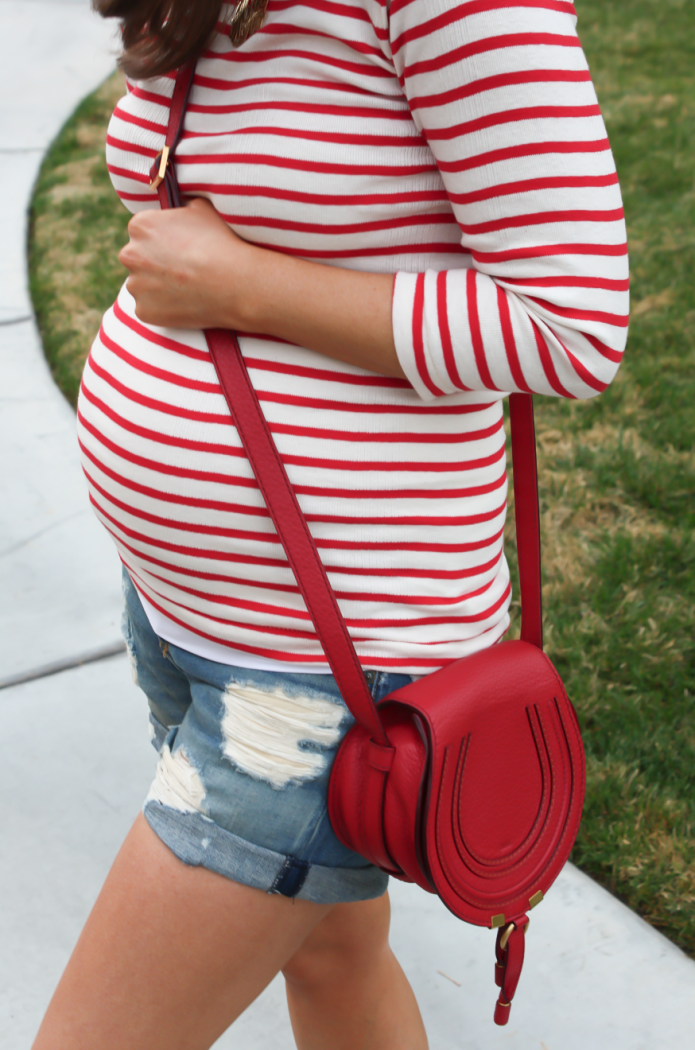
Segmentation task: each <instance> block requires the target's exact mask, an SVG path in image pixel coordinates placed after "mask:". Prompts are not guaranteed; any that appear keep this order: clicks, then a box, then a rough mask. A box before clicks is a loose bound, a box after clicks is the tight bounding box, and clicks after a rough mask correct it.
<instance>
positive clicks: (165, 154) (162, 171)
mask: <svg viewBox="0 0 695 1050" xmlns="http://www.w3.org/2000/svg"><path fill="white" fill-rule="evenodd" d="M155 163H156V162H155ZM168 163H169V147H168V146H165V147H164V149H163V150H162V152H161V153H160V154H159V171H158V172H157V174H156V175H155V177H154V178H153V179H152V180H151V181H150V189H151V190H156V189H157V187H158V186H160V185H161V183H162V182H164V176H165V175H166V171H167V164H168Z"/></svg>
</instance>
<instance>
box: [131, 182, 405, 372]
mask: <svg viewBox="0 0 695 1050" xmlns="http://www.w3.org/2000/svg"><path fill="white" fill-rule="evenodd" d="M128 229H129V231H130V243H129V244H127V245H126V246H125V248H123V250H122V251H121V253H120V255H119V259H120V261H121V262H122V263H123V265H124V266H125V267H126V268H127V269H128V270H130V277H129V278H128V280H127V282H126V287H127V288H128V291H129V292H130V294H131V295H132V296H133V298H134V299H135V313H136V315H137V316H138V317H139V318H140V320H142V321H144V322H145V323H146V324H154V325H161V326H162V327H166V328H234V329H236V330H238V331H242V332H246V333H251V332H256V333H263V334H265V335H267V336H275V337H277V338H280V339H283V340H285V341H287V342H290V343H296V344H298V345H299V346H304V347H307V348H308V349H310V350H316V351H317V352H318V353H320V354H325V355H326V356H327V357H333V358H335V359H336V360H338V361H346V362H347V363H348V364H352V365H357V366H358V367H359V368H366V369H369V371H371V372H379V373H380V374H382V375H389V376H397V377H399V378H401V379H404V378H405V374H404V372H403V370H402V368H401V365H400V362H399V360H398V357H397V355H396V348H395V345H394V341H393V328H392V323H391V299H392V295H393V275H392V274H388V273H361V272H359V271H358V270H344V269H340V268H338V267H337V266H327V265H322V264H319V263H312V262H307V261H306V260H304V259H297V258H296V257H294V256H291V255H285V254H283V253H282V252H281V251H272V250H271V249H268V248H259V247H258V246H257V245H255V244H249V243H248V242H247V241H244V240H242V239H241V237H237V235H236V234H235V233H234V232H233V231H232V230H230V228H229V226H228V225H227V223H226V222H225V221H224V219H222V218H220V216H219V215H218V214H217V212H216V211H215V209H214V208H213V207H212V205H211V204H210V203H208V201H206V200H202V199H200V198H196V199H195V200H191V201H189V202H188V204H187V205H186V207H185V208H179V209H175V210H170V211H144V212H140V213H139V214H138V215H135V216H134V217H133V218H132V219H131V220H130V223H129V226H128Z"/></svg>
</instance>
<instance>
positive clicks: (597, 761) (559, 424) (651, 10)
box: [31, 0, 695, 956]
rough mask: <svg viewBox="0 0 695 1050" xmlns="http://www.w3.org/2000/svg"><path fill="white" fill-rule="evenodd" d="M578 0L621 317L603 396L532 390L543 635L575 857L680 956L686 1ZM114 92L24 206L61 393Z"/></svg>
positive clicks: (102, 243) (687, 864)
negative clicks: (623, 289) (573, 806)
mask: <svg viewBox="0 0 695 1050" xmlns="http://www.w3.org/2000/svg"><path fill="white" fill-rule="evenodd" d="M577 10H578V13H579V29H580V35H581V38H582V42H583V44H584V46H585V48H586V51H587V54H588V56H589V61H590V64H591V68H592V71H593V74H594V78H595V82H596V86H597V89H598V94H599V99H600V101H601V105H602V108H603V112H604V115H605V117H606V122H607V124H608V128H609V133H610V137H611V142H612V145H613V149H614V151H615V155H616V160H617V164H618V170H619V173H620V177H621V183H622V187H623V193H624V197H625V207H626V213H627V218H628V228H629V236H630V254H631V262H632V281H633V283H632V301H633V322H632V326H631V331H630V341H629V346H628V354H627V357H626V361H625V364H624V366H623V367H622V368H621V371H620V373H619V375H618V379H617V380H616V382H615V383H614V384H613V386H612V387H611V388H610V389H609V390H608V391H607V392H606V393H605V394H604V395H602V396H601V397H600V398H597V399H595V400H592V401H590V402H582V403H571V404H570V403H556V402H555V401H553V400H550V399H547V400H543V399H537V426H538V438H539V463H540V466H541V478H542V492H541V502H542V521H543V533H544V538H543V554H544V583H545V587H544V598H545V619H546V641H547V649H548V652H549V653H550V655H551V656H552V658H553V660H554V661H555V662H556V664H557V667H558V669H559V671H560V673H561V674H562V676H563V678H564V680H565V682H566V685H567V689H568V692H569V695H570V696H571V697H572V699H573V700H574V702H575V704H576V706H577V709H578V712H579V717H580V720H581V723H582V729H583V733H584V740H585V744H586V749H587V760H588V785H587V799H586V807H585V813H584V820H583V824H582V828H581V831H580V834H579V838H578V840H577V844H576V847H575V850H574V854H573V860H574V861H575V863H576V864H578V865H579V867H581V868H582V869H583V870H584V871H586V872H588V873H589V874H590V875H592V876H593V877H594V878H596V879H597V880H598V881H599V882H601V883H602V884H603V885H605V886H607V887H608V889H610V890H612V891H613V892H614V893H616V894H617V895H618V896H619V897H621V898H622V899H623V900H624V901H625V902H626V903H628V904H629V905H630V906H631V907H633V908H634V909H636V910H637V911H638V912H639V913H640V914H642V915H643V916H644V917H645V918H646V919H648V920H649V921H650V922H651V923H653V924H654V925H655V926H657V927H658V928H659V929H661V930H662V931H663V932H664V933H666V934H667V935H668V936H669V937H671V938H672V939H673V940H674V941H675V942H676V943H677V944H679V945H681V947H683V948H684V949H685V950H686V951H687V952H689V953H690V954H691V955H694V956H695V785H694V772H693V771H694V770H695V707H694V697H693V694H695V647H694V645H693V638H694V637H695V455H694V454H693V447H694V446H695V407H694V405H695V336H694V335H693V332H694V331H695V5H694V4H692V3H689V2H686V0H612V2H611V0H577ZM118 93H119V90H118V88H117V87H114V86H113V85H107V86H106V87H105V88H103V89H102V90H101V91H100V92H99V93H97V95H95V96H92V98H90V99H88V100H87V101H86V102H85V103H83V105H82V106H81V107H80V109H79V110H78V112H77V113H76V114H75V116H74V117H73V118H72V120H71V121H70V122H69V123H68V125H67V126H66V128H65V130H64V131H63V133H62V135H61V136H60V138H59V139H58V141H57V142H56V144H55V146H54V147H53V149H52V151H51V152H50V154H49V156H48V157H47V159H46V162H45V164H44V166H43V169H42V173H41V176H40V179H39V183H38V186H37V193H36V197H35V200H34V205H33V239H32V245H31V281H32V291H33V294H34V302H35V305H36V309H37V314H38V316H39V320H40V323H41V326H42V329H43V334H44V340H45V345H46V350H47V354H48V357H49V360H50V363H51V366H52V368H53V370H54V374H55V376H56V379H57V381H58V382H59V384H60V385H61V387H62V389H63V390H64V391H65V393H66V395H67V396H68V397H69V398H70V399H71V400H72V401H73V402H74V400H75V397H76V393H77V385H78V382H79V374H80V371H81V368H82V363H83V361H84V358H85V357H86V354H87V352H88V348H89V343H90V341H91V338H92V337H93V335H94V332H95V331H96V328H97V326H98V322H99V317H100V314H101V312H102V311H103V310H104V309H105V308H106V307H107V306H108V305H109V304H110V302H111V301H112V300H113V298H115V294H116V291H117V289H118V287H119V285H120V284H121V281H122V279H123V271H122V270H121V268H120V266H119V265H118V263H117V262H115V252H116V248H117V247H118V246H120V245H121V244H122V243H124V241H125V239H126V230H125V226H126V221H127V217H128V216H127V214H126V212H125V210H124V209H123V208H122V207H121V205H120V204H119V203H118V201H117V199H116V197H115V195H114V194H113V192H112V191H111V189H110V186H109V183H108V178H107V175H106V171H105V167H104V163H103V159H102V153H103V137H104V128H105V125H106V122H107V119H108V115H109V113H110V110H111V108H112V106H113V102H114V101H115V97H114V96H117V95H118ZM509 531H510V536H509V540H510V549H513V529H512V527H511V525H510V530H509ZM514 629H515V628H514Z"/></svg>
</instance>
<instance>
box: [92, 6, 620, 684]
mask: <svg viewBox="0 0 695 1050" xmlns="http://www.w3.org/2000/svg"><path fill="white" fill-rule="evenodd" d="M229 10H230V9H229V8H225V9H223V16H224V15H228V14H229ZM575 23H576V16H575V11H574V8H573V6H572V4H571V3H569V2H566V0H390V2H389V0H270V4H269V8H268V15H267V18H266V22H265V24H264V27H263V29H262V30H261V32H259V33H258V34H257V35H256V36H254V37H252V38H251V39H250V40H249V41H248V42H247V43H246V44H244V45H243V47H241V48H239V49H238V50H234V49H233V48H232V47H231V45H230V42H229V40H228V38H227V36H226V35H225V33H224V26H223V25H220V26H219V27H218V28H219V32H218V33H217V34H216V35H215V37H214V38H213V40H212V42H211V44H210V47H209V48H208V49H207V50H206V51H205V53H204V54H203V55H202V57H201V58H200V60H199V62H198V66H197V71H196V76H195V81H194V87H193V92H192V95H191V101H190V104H189V107H188V111H187V114H186V120H185V125H184V135H183V138H182V140H181V142H180V144H179V146H178V148H177V151H176V165H177V173H178V177H179V181H180V183H181V187H182V190H183V192H184V193H185V194H189V195H198V196H204V197H207V198H208V199H209V200H211V201H212V203H213V204H214V206H215V207H216V208H217V210H218V211H219V212H220V213H221V214H222V215H223V216H224V217H225V219H226V220H227V221H228V222H229V224H230V226H231V227H232V228H233V229H234V230H235V231H236V232H237V233H238V234H239V235H240V236H242V237H244V238H246V239H247V240H250V241H253V242H254V243H256V244H262V245H264V246H267V247H269V248H273V249H277V250H278V251H283V252H288V253H291V254H294V255H298V256H301V257H303V258H305V259H310V260H314V261H319V262H322V263H325V264H327V265H335V266H342V267H350V268H354V269H358V270H366V271H378V272H388V273H397V277H396V282H395V290H394V299H393V326H394V335H395V341H396V348H397V351H398V356H399V358H400V361H401V364H402V366H403V369H404V371H405V373H406V375H407V377H408V380H409V382H406V381H404V380H399V379H392V378H386V377H383V376H379V375H376V374H374V373H371V372H366V371H364V370H361V369H358V368H355V367H352V366H350V365H347V364H342V363H340V362H338V361H334V360H332V359H329V358H326V357H323V356H321V355H320V354H317V353H314V352H312V351H310V350H307V349H305V348H302V347H299V346H294V345H290V344H287V343H284V342H282V341H281V340H277V339H267V338H259V337H256V336H243V337H242V338H241V348H242V352H243V354H244V358H245V360H246V364H247V366H248V369H249V372H250V375H251V377H252V380H253V383H254V385H255V387H256V390H257V391H258V394H259V397H260V401H261V404H262V407H263V410H264V412H265V414H266V417H267V419H268V421H269V423H270V428H271V430H272V432H273V435H274V437H275V440H276V443H277V445H278V448H279V450H280V454H281V456H282V458H283V461H284V463H285V466H286V468H287V471H288V473H289V476H290V479H291V481H292V483H293V485H294V487H295V491H296V493H297V496H298V498H299V502H300V504H301V506H302V509H303V511H304V513H305V514H306V517H307V520H308V522H309V525H310V528H311V531H312V534H313V536H314V538H315V540H316V542H317V545H318V548H319V551H320V553H321V557H322V559H323V562H324V564H325V566H326V568H327V571H328V574H329V577H330V580H331V583H332V585H333V588H334V590H335V592H336V594H337V596H338V599H339V602H340V607H341V609H342V612H343V614H344V616H345V619H346V621H347V624H348V626H349V629H350V633H351V636H352V638H353V640H354V642H355V645H356V648H357V651H358V653H359V655H360V658H361V660H362V663H363V665H364V666H365V667H373V668H381V669H385V670H402V671H409V672H412V673H426V672H428V671H431V670H433V669H435V668H437V667H440V666H441V665H442V664H444V663H446V662H448V661H450V660H453V659H456V658H458V657H461V656H464V655H466V654H468V653H471V652H473V651H475V650H477V649H480V648H483V647H486V646H488V645H491V644H492V643H493V642H495V641H496V640H497V639H498V638H499V637H500V636H501V635H502V634H503V633H504V631H505V630H506V628H507V626H508V622H509V620H508V607H509V601H510V586H509V573H508V569H507V564H506V562H505V558H504V554H503V550H502V533H503V526H504V519H505V508H506V476H505V455H504V431H503V416H502V398H503V397H504V396H505V394H506V393H508V392H509V391H512V390H521V391H535V392H537V393H540V394H548V395H551V396H552V395H554V396H560V397H569V398H586V397H592V396H594V395H595V394H597V393H598V392H600V391H601V390H603V389H604V388H605V387H606V385H607V384H608V383H609V382H610V381H611V379H612V378H613V376H614V374H615V372H616V369H617V367H618V364H619V362H620V358H621V354H622V351H623V348H624V345H625V338H626V333H627V304H628V274H627V246H626V232H625V225H624V219H623V210H622V205H621V198H620V190H619V187H618V180H617V176H616V172H615V166H614V163H613V158H612V155H611V151H610V147H609V144H608V140H607V138H606V130H605V127H604V124H603V120H602V118H601V114H600V111H599V107H598V104H597V100H596V95H595V92H594V88H593V85H592V82H591V77H590V74H589V71H588V68H587V63H586V59H585V57H584V54H583V51H582V49H581V46H580V44H579V40H578V38H577V34H576V29H575ZM172 87H173V80H172V79H171V78H166V77H164V78H155V79H153V80H149V81H146V82H140V83H135V84H132V85H130V90H129V93H128V95H127V96H126V98H124V99H123V100H122V101H121V102H120V103H119V104H118V106H117V108H116V111H115V112H114V115H113V118H112V120H111V124H110V126H109V131H108V139H107V159H108V165H109V170H110V172H111V177H112V179H113V182H114V185H115V187H116V189H117V191H118V193H119V194H120V196H121V198H122V200H123V201H124V203H125V204H126V206H127V207H128V208H130V209H131V210H132V211H137V210H139V209H141V208H145V207H156V206H157V203H156V197H155V194H154V193H153V192H152V191H150V190H149V189H148V171H149V168H150V165H151V164H152V160H153V158H154V156H155V154H156V153H157V152H158V150H159V149H160V148H161V145H162V141H163V136H164V132H165V128H166V124H167V116H168V103H169V98H170V96H171V92H172ZM78 425H79V438H80V442H81V445H82V450H83V462H84V469H85V472H86V474H87V477H88V481H89V486H90V491H91V497H92V501H93V504H94V508H95V510H96V513H97V515H98V517H99V518H100V520H101V521H102V522H103V524H104V525H105V526H106V528H107V529H108V530H109V531H110V532H111V534H112V536H113V538H114V540H115V542H116V544H117V547H118V550H119V552H120V555H121V557H122V559H123V561H124V563H125V565H126V567H127V568H128V570H129V572H130V573H131V576H132V578H133V580H134V582H135V584H136V586H137V588H138V590H139V592H140V594H141V596H142V597H143V598H144V599H145V600H146V602H147V605H146V608H147V609H148V610H149V612H150V615H151V616H152V617H154V618H155V619H156V620H157V625H158V626H157V628H156V629H158V630H159V633H160V634H164V636H165V637H167V634H166V632H165V631H164V630H162V629H161V628H162V625H164V626H165V627H166V625H167V624H168V625H169V626H170V631H171V632H173V633H172V634H171V640H173V641H177V642H178V644H182V643H181V639H183V641H184V643H185V642H186V639H188V641H189V643H190V644H188V648H191V649H193V650H194V651H201V652H203V653H204V654H206V653H211V652H215V653H217V654H222V655H217V656H216V657H215V658H217V659H222V660H225V659H226V660H227V661H228V662H229V663H235V662H241V661H242V659H243V660H244V661H246V662H249V661H250V662H253V661H259V660H260V661H263V660H264V659H265V660H267V659H272V660H276V661H280V662H281V664H280V666H284V667H286V668H287V669H292V668H293V667H294V668H296V667H298V666H301V667H312V668H314V669H316V670H321V669H325V667H326V662H325V657H324V655H323V652H322V650H321V648H320V645H319V644H318V641H317V639H316V635H315V632H314V630H313V626H312V624H311V621H310V619H309V616H308V614H307V612H306V609H305V607H304V604H303V601H302V599H301V597H300V594H299V592H298V589H297V585H296V583H295V580H294V578H293V575H292V572H291V570H290V568H289V566H288V563H287V561H286V559H285V556H284V553H283V550H282V547H281V545H280V543H279V540H278V537H277V535H276V533H275V530H274V528H273V525H272V523H271V521H270V518H269V516H268V513H267V511H266V508H265V505H264V503H263V500H262V498H261V495H260V492H259V490H258V487H257V485H256V482H255V480H254V478H253V474H252V472H251V469H250V466H249V464H248V461H247V460H246V457H245V456H244V454H243V451H242V449H241V444H240V441H239V438H238V435H237V433H236V430H235V428H234V426H233V425H232V423H231V421H230V418H229V413H228V410H227V406H226V403H225V400H224V397H223V395H222V393H221V391H220V388H219V385H218V383H217V380H216V376H215V373H214V369H213V366H212V364H211V362H210V359H209V357H208V353H207V350H206V344H205V340H204V337H203V335H202V333H201V332H198V331H181V330H174V329H161V328H155V327H153V326H150V325H145V324H142V323H141V322H140V321H138V320H137V319H136V317H135V315H134V311H133V301H132V299H131V298H130V296H129V295H128V293H127V292H126V291H125V290H123V291H122V292H121V294H120V296H119V299H118V302H117V303H116V304H115V305H114V307H113V308H112V309H111V310H109V311H108V312H107V314H106V315H105V317H104V320H103V324H102V328H101V331H100V333H99V336H98V337H97V339H96V341H95V343H94V346H93V348H92V351H91V354H90V357H89V360H88V362H87V366H86V368H85V372H84V378H83V383H82V391H81V395H80V401H79V424H78ZM174 635H175V636H174ZM240 654H241V655H240Z"/></svg>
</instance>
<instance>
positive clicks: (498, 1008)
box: [495, 999, 512, 1025]
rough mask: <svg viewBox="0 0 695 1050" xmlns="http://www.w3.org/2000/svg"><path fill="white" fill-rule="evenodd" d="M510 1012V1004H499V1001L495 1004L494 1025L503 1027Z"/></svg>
mask: <svg viewBox="0 0 695 1050" xmlns="http://www.w3.org/2000/svg"><path fill="white" fill-rule="evenodd" d="M511 1010H512V1004H511V1003H501V1002H500V1001H499V999H498V1000H497V1002H496V1003H495V1024H499V1025H504V1024H506V1023H507V1021H508V1020H509V1014H510V1013H511Z"/></svg>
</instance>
